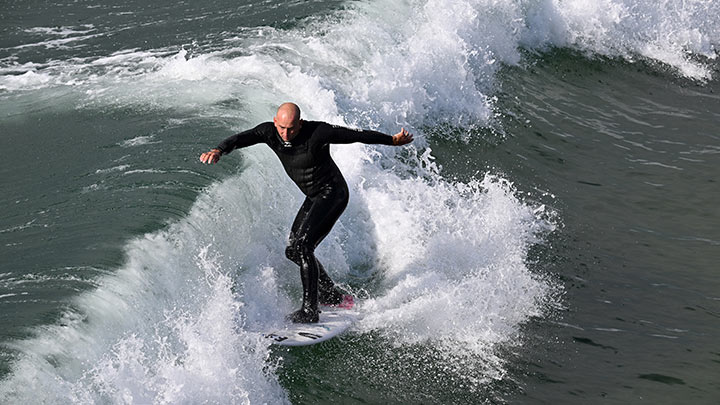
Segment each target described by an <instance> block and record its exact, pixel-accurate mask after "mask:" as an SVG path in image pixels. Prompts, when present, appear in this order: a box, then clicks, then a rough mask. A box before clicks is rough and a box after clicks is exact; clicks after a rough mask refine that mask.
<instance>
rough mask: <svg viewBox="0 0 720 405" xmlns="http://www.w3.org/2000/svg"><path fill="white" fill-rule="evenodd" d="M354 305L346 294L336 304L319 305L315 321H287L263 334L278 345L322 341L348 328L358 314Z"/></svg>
mask: <svg viewBox="0 0 720 405" xmlns="http://www.w3.org/2000/svg"><path fill="white" fill-rule="evenodd" d="M348 297H349V298H348ZM354 306H355V303H354V301H353V299H352V296H349V295H348V296H345V299H344V300H343V303H342V304H340V305H338V306H321V307H320V311H321V312H320V316H319V318H320V319H319V321H318V322H317V323H288V324H287V325H286V326H285V327H283V328H282V329H279V330H276V331H274V332H270V333H266V334H265V335H264V336H265V338H267V339H270V341H271V343H272V344H276V345H280V346H307V345H314V344H317V343H320V342H324V341H326V340H329V339H332V338H334V337H335V336H338V335H339V334H341V333H343V332H345V331H346V330H348V328H350V326H351V325H352V324H353V322H355V320H356V319H357V316H358V313H357V311H355V310H354Z"/></svg>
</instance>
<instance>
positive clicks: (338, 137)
mask: <svg viewBox="0 0 720 405" xmlns="http://www.w3.org/2000/svg"><path fill="white" fill-rule="evenodd" d="M327 140H328V142H329V143H353V142H362V143H367V144H380V145H396V146H401V145H406V144H408V143H410V142H412V141H413V135H412V134H411V133H410V132H408V131H407V130H406V129H405V128H402V129H401V130H400V132H398V133H397V134H395V135H392V136H391V135H386V134H383V133H382V132H378V131H371V130H358V129H350V128H344V127H339V126H330V130H329V131H328V138H327Z"/></svg>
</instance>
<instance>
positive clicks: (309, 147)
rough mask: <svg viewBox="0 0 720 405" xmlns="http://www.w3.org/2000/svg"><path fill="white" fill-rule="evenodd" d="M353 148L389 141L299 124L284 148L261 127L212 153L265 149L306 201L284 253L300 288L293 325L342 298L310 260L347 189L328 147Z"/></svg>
mask: <svg viewBox="0 0 720 405" xmlns="http://www.w3.org/2000/svg"><path fill="white" fill-rule="evenodd" d="M353 142H362V143H367V144H384V145H392V144H393V140H392V136H390V135H386V134H383V133H380V132H377V131H367V130H353V129H348V128H343V127H338V126H333V125H330V124H327V123H324V122H317V121H302V126H301V128H300V131H299V133H298V134H297V135H296V136H295V138H293V139H292V140H291V141H290V142H285V141H283V140H282V138H280V135H279V134H278V132H277V130H276V129H275V125H274V124H273V123H272V122H265V123H262V124H260V125H258V126H256V127H255V128H253V129H250V130H247V131H245V132H241V133H239V134H237V135H233V136H231V137H229V138H227V139H225V140H224V141H223V142H222V143H220V145H218V147H217V148H218V149H219V150H220V151H221V152H222V154H227V153H230V152H231V151H232V150H234V149H237V148H243V147H246V146H250V145H255V144H258V143H264V144H267V145H268V146H270V148H271V149H272V150H273V151H274V152H275V154H276V155H277V156H278V158H280V161H281V162H282V165H283V167H284V168H285V171H286V172H287V174H288V175H289V176H290V178H291V179H292V180H293V181H294V182H295V184H297V186H298V187H299V188H300V190H302V192H303V193H304V194H305V196H306V198H305V202H303V205H302V207H300V211H299V212H298V213H297V216H296V217H295V221H294V222H293V225H292V229H291V231H290V238H289V241H288V247H287V249H286V250H285V254H286V256H287V257H288V259H290V260H292V261H293V262H295V263H297V264H298V265H299V266H300V276H301V278H302V283H303V304H302V308H301V309H300V310H299V311H297V312H295V313H293V314H292V315H291V318H292V320H293V321H296V322H317V319H318V317H317V314H318V309H317V305H318V299H319V300H320V302H321V303H323V304H336V303H339V301H340V300H341V299H342V294H340V292H338V290H337V289H336V288H335V284H334V283H333V281H332V279H330V277H329V276H328V274H327V272H326V271H325V269H324V268H323V266H322V265H321V264H320V262H319V261H318V260H317V259H316V258H315V248H316V247H317V245H318V244H319V243H320V242H321V241H322V240H323V239H324V238H325V236H327V234H328V233H329V232H330V230H331V229H332V227H333V225H335V222H336V221H337V220H338V218H339V217H340V214H342V212H343V211H344V210H345V207H346V206H347V203H348V187H347V183H345V179H344V178H343V176H342V174H341V173H340V169H338V167H337V165H336V164H335V162H334V161H333V160H332V157H331V156H330V144H331V143H353ZM318 292H319V297H318Z"/></svg>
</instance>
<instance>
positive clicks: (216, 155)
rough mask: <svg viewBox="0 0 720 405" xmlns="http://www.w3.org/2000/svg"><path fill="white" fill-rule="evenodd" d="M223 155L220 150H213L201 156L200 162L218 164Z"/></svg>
mask: <svg viewBox="0 0 720 405" xmlns="http://www.w3.org/2000/svg"><path fill="white" fill-rule="evenodd" d="M221 154H222V152H221V151H220V149H212V150H210V152H205V153H203V154H202V155H200V161H201V162H203V163H207V164H213V163H217V161H218V160H220V155H221Z"/></svg>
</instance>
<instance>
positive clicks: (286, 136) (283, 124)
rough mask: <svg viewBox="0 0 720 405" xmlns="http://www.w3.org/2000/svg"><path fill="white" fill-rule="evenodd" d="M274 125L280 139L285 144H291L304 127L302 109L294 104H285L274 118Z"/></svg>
mask: <svg viewBox="0 0 720 405" xmlns="http://www.w3.org/2000/svg"><path fill="white" fill-rule="evenodd" d="M273 123H274V124H275V129H277V131H278V134H279V135H280V137H281V138H282V139H283V140H284V141H285V142H289V141H290V140H291V139H293V138H294V137H295V136H296V135H297V134H298V133H299V132H300V127H301V126H302V122H301V121H300V107H298V106H297V104H294V103H283V104H282V105H281V106H280V108H278V110H277V114H276V115H275V117H273Z"/></svg>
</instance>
